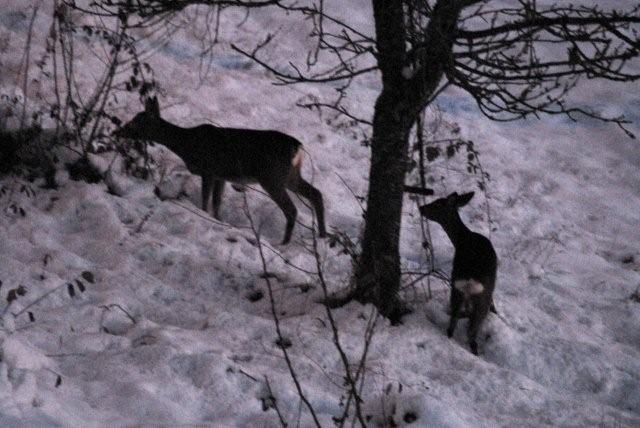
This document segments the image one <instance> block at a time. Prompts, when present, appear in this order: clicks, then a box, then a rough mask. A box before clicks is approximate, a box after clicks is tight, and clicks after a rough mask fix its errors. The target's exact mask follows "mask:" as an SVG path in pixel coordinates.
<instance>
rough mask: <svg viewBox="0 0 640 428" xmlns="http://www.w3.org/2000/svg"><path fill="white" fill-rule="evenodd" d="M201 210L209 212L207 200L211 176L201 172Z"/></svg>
mask: <svg viewBox="0 0 640 428" xmlns="http://www.w3.org/2000/svg"><path fill="white" fill-rule="evenodd" d="M201 177H202V211H204V212H206V213H209V202H210V201H211V180H212V178H211V176H210V175H207V174H202V176H201Z"/></svg>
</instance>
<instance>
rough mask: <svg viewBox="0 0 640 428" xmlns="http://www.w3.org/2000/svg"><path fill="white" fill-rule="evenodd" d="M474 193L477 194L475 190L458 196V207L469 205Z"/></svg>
mask: <svg viewBox="0 0 640 428" xmlns="http://www.w3.org/2000/svg"><path fill="white" fill-rule="evenodd" d="M473 195H475V192H469V193H463V194H462V195H460V196H458V200H457V201H456V205H457V206H458V207H463V206H465V205H467V204H468V203H469V201H470V200H471V198H473Z"/></svg>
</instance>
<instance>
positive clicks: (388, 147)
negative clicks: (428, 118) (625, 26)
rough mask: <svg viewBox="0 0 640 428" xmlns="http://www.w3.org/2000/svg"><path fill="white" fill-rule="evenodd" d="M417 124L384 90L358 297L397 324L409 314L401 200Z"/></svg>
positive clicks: (377, 115)
mask: <svg viewBox="0 0 640 428" xmlns="http://www.w3.org/2000/svg"><path fill="white" fill-rule="evenodd" d="M403 110H404V111H403ZM412 124H413V119H412V118H410V117H408V115H407V112H406V110H405V109H404V108H403V106H402V103H401V102H399V101H398V97H397V94H394V93H393V92H392V91H388V90H387V91H385V90H383V92H382V94H380V96H379V97H378V100H377V101H376V106H375V113H374V119H373V143H372V147H371V169H370V171H369V195H368V199H367V211H366V214H365V230H364V237H363V242H362V254H361V255H360V261H359V264H358V268H357V272H356V281H357V287H356V291H355V296H354V297H355V298H356V299H357V300H358V301H360V302H372V303H374V304H375V305H376V306H377V307H378V309H379V310H380V312H381V313H382V314H383V315H384V316H386V317H388V318H389V319H390V320H391V321H392V322H397V321H399V320H400V317H401V316H402V315H403V314H404V313H406V311H405V309H404V307H403V305H402V304H401V302H400V300H399V299H398V296H397V292H398V289H399V287H400V252H399V241H400V225H401V217H402V198H403V195H404V193H403V188H404V176H405V173H406V169H407V162H406V161H407V148H408V141H409V131H410V130H411V126H412Z"/></svg>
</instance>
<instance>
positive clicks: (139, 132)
mask: <svg viewBox="0 0 640 428" xmlns="http://www.w3.org/2000/svg"><path fill="white" fill-rule="evenodd" d="M114 135H115V136H117V137H123V138H134V139H140V140H150V141H155V142H157V143H159V144H162V145H164V146H166V147H167V148H168V149H170V150H171V151H173V152H174V153H175V154H176V155H178V156H179V157H180V158H182V160H183V161H184V163H185V165H186V167H187V169H188V170H189V171H190V172H191V173H192V174H197V175H199V176H201V177H202V209H203V210H204V211H206V212H209V203H210V202H212V208H213V210H212V214H213V216H214V217H215V218H217V219H219V218H220V217H219V216H220V202H221V199H222V193H223V190H224V184H225V181H231V182H232V183H237V184H241V185H242V184H247V183H259V184H260V186H262V188H263V189H264V190H265V191H266V192H267V193H268V194H269V196H270V197H271V199H273V201H274V202H275V203H276V204H278V206H279V207H280V209H281V210H282V212H283V213H284V215H285V217H286V219H287V225H286V228H285V233H284V239H283V240H282V244H286V243H288V242H289V240H290V239H291V233H292V231H293V227H294V225H295V221H296V216H297V212H298V211H297V209H296V206H295V205H294V203H293V202H292V201H291V198H290V197H289V195H288V194H287V190H286V189H289V190H292V191H293V192H295V193H298V194H300V195H302V196H304V197H305V198H306V199H308V200H309V201H310V202H311V205H313V209H314V211H315V213H316V217H317V219H318V229H319V236H320V237H324V236H326V230H325V225H324V205H323V202H322V193H320V191H319V190H318V189H316V188H315V187H313V186H312V185H311V184H310V183H309V182H307V181H305V180H304V179H303V178H302V176H301V175H300V170H301V168H302V157H303V156H302V155H303V149H302V143H300V142H299V141H298V140H296V139H295V138H293V137H291V136H289V135H286V134H283V133H281V132H277V131H261V130H253V129H236V128H219V127H217V126H213V125H208V124H204V125H199V126H196V127H194V128H181V127H180V126H177V125H174V124H172V123H169V122H167V121H166V120H164V119H162V118H161V117H160V107H159V105H158V100H157V98H155V97H154V98H151V99H148V100H147V102H146V103H145V109H144V111H142V112H140V113H138V114H137V115H136V116H135V117H134V118H133V119H132V120H131V121H130V122H129V123H127V124H125V125H123V126H122V127H121V128H120V129H119V130H117V131H116V132H115V133H114Z"/></svg>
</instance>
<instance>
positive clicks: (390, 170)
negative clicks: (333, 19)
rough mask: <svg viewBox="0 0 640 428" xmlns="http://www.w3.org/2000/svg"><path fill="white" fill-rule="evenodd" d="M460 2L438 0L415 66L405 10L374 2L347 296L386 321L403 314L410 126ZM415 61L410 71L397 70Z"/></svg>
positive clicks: (448, 42) (439, 69) (437, 71)
mask: <svg viewBox="0 0 640 428" xmlns="http://www.w3.org/2000/svg"><path fill="white" fill-rule="evenodd" d="M462 4H464V3H460V2H451V1H450V0H439V1H438V2H437V3H436V5H435V7H434V10H433V15H432V17H431V21H430V23H429V26H428V28H427V31H426V33H425V43H424V46H421V47H419V48H416V49H417V50H414V52H412V53H413V54H414V56H413V61H414V64H409V63H408V62H409V58H410V57H411V55H410V52H407V51H406V45H405V43H406V42H405V40H406V39H405V36H406V28H405V16H404V10H403V2H402V1H400V0H373V12H374V18H375V22H376V45H377V49H378V65H379V66H380V71H381V73H382V87H383V89H382V93H381V94H380V96H379V97H378V99H377V101H376V106H375V112H374V118H373V142H372V147H371V169H370V171H369V194H368V197H367V211H366V214H365V229H364V237H363V241H362V254H361V255H360V259H359V262H358V266H357V268H356V272H355V280H356V288H355V291H354V294H353V297H354V298H355V299H356V300H358V301H360V302H363V303H369V302H370V303H373V304H374V305H376V307H377V308H378V310H379V311H380V312H381V313H382V314H383V315H384V316H386V317H387V318H389V319H390V320H391V322H392V323H397V322H399V321H400V318H401V317H402V315H403V314H405V313H406V312H407V309H406V307H405V306H404V305H403V304H402V302H401V300H400V298H399V296H398V291H399V289H400V273H401V272H400V251H399V250H400V248H399V246H400V225H401V219H402V199H403V196H404V191H403V190H404V178H405V173H406V171H407V152H408V145H409V132H410V131H411V127H412V126H413V124H414V123H415V121H416V119H417V117H418V115H419V114H420V112H421V111H422V110H423V109H424V108H425V107H426V106H427V105H428V102H429V100H430V99H431V96H432V95H433V93H434V92H435V91H436V89H437V87H438V84H439V83H440V81H441V79H442V77H443V75H444V69H445V68H446V67H447V64H448V63H449V61H451V52H452V45H453V37H454V34H455V28H456V22H457V19H458V16H459V13H460V10H461V8H462ZM409 65H414V66H415V67H416V72H415V74H414V75H413V76H403V74H402V70H403V68H405V67H407V66H409Z"/></svg>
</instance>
